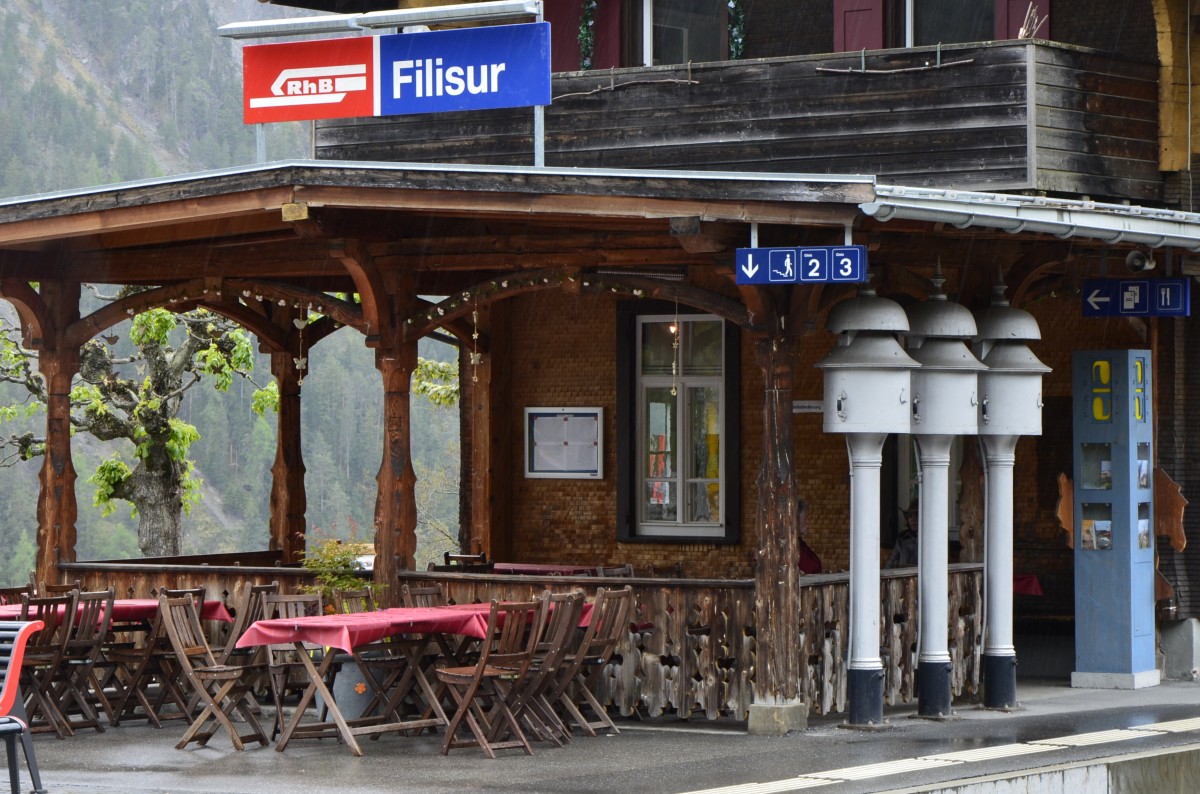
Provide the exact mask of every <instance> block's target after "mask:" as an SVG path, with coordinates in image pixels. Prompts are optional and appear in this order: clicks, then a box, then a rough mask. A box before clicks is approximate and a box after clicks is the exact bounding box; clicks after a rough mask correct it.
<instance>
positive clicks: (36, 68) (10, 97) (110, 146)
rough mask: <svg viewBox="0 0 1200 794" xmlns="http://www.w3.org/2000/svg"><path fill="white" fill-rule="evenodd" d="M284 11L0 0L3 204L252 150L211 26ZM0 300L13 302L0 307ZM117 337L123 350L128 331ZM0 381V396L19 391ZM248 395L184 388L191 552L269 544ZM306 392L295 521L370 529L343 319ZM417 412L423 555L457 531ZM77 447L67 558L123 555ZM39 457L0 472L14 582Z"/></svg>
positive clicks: (367, 440) (361, 386)
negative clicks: (190, 441)
mask: <svg viewBox="0 0 1200 794" xmlns="http://www.w3.org/2000/svg"><path fill="white" fill-rule="evenodd" d="M288 13H291V12H288V11H287V10H286V9H281V8H278V7H275V6H269V5H263V4H260V3H258V2H257V0H207V1H206V0H122V2H113V1H112V0H4V3H3V4H2V5H0V108H3V112H0V200H2V199H3V197H11V196H20V195H28V194H32V193H42V192H47V191H54V190H63V189H71V188H78V187H85V186H90V185H96V184H107V183H112V182H121V181H127V180H133V179H141V178H146V177H153V176H159V175H166V174H176V173H184V172H190V171H201V170H206V169H211V168H220V167H227V166H235V165H243V164H248V163H252V162H253V161H254V160H255V134H254V131H253V129H252V128H249V127H246V126H245V125H243V124H242V121H241V71H240V61H239V45H237V44H235V43H233V42H230V41H228V40H225V39H222V38H220V37H218V36H217V35H216V28H217V26H218V25H220V24H223V23H226V22H232V21H236V20H240V19H249V18H266V17H270V16H284V15H287V14H288ZM267 141H268V143H267V154H268V159H270V160H277V159H287V158H295V157H306V156H308V155H307V153H308V150H309V127H308V125H302V124H292V125H273V126H271V127H269V128H268V130H267ZM99 291H100V292H107V293H112V292H114V291H115V289H113V288H111V287H108V286H107V285H105V286H101V287H100V288H99ZM89 299H90V300H95V298H89ZM0 311H4V312H5V313H6V314H10V309H9V307H8V306H7V304H3V303H2V302H0ZM116 336H117V337H119V339H118V340H117V341H116V342H115V345H116V350H117V352H118V353H119V352H120V351H121V346H122V345H123V344H127V343H126V342H124V341H122V340H124V339H125V338H126V336H127V331H126V329H123V328H118V329H116ZM421 355H423V356H425V357H427V358H437V359H439V360H451V359H453V358H454V357H455V356H456V355H457V352H456V351H455V350H454V349H453V348H450V347H448V346H446V345H441V344H438V343H427V344H423V346H422V349H421ZM260 359H261V360H260V361H259V362H258V365H257V367H256V369H255V378H256V380H257V381H258V382H259V383H260V384H265V383H266V382H267V381H269V379H270V368H269V366H268V364H267V359H266V358H265V357H260ZM0 387H2V388H0V405H9V404H12V403H13V402H14V401H16V400H20V399H22V398H23V395H22V394H21V393H20V392H17V391H14V390H13V388H11V387H6V386H4V384H0ZM253 390H254V387H253V386H252V385H251V384H238V383H235V384H234V386H233V388H232V389H231V390H230V391H229V392H228V393H226V394H222V393H219V392H216V391H215V390H213V389H212V388H211V386H208V385H201V386H198V387H196V388H193V389H192V390H191V391H190V392H188V396H187V402H186V407H185V412H184V416H183V418H184V419H185V420H186V421H189V422H191V423H193V424H195V425H196V427H197V428H198V429H199V431H200V433H201V435H202V438H201V440H200V441H199V442H197V443H196V444H195V446H194V447H193V448H192V453H193V457H194V459H195V461H196V464H197V470H198V472H197V473H198V475H199V477H200V478H201V479H202V480H203V481H204V487H203V498H202V500H201V502H200V504H199V505H198V506H197V508H196V509H195V510H194V511H193V512H192V515H191V516H190V517H186V518H185V530H184V531H185V537H184V545H185V550H186V551H187V552H188V553H199V552H218V551H237V550H250V549H262V548H266V546H267V518H268V514H269V504H268V500H269V494H270V487H271V471H270V470H271V465H272V463H273V460H274V456H275V433H276V431H275V417H274V415H272V414H269V415H267V416H264V417H259V416H257V415H256V414H254V412H253V411H252V410H251V407H250V400H249V397H250V394H251V393H252V392H253ZM303 397H304V399H303V434H304V438H303V443H304V463H305V466H306V469H307V478H306V487H307V497H308V513H307V518H308V523H309V532H310V533H317V534H328V535H336V536H339V537H349V536H354V535H356V536H357V537H359V538H369V537H370V536H371V532H372V523H373V519H372V515H373V511H374V498H375V487H376V486H375V474H376V472H377V471H378V468H379V462H380V455H381V451H382V448H381V438H380V433H379V426H380V421H381V416H382V390H381V386H380V382H379V377H378V373H377V371H376V370H375V368H374V365H373V357H372V354H371V352H370V351H369V350H368V349H367V348H366V347H365V346H364V345H363V340H362V338H361V337H360V336H358V335H357V334H355V333H354V332H353V331H350V330H346V329H343V330H342V331H340V332H338V333H337V334H334V335H333V336H332V337H329V338H328V339H326V340H325V341H323V342H322V343H321V344H320V345H318V346H317V347H316V348H314V349H313V350H312V351H311V353H310V355H309V371H308V373H307V374H306V377H305V381H304V387H303ZM413 407H414V416H413V422H412V427H413V429H414V434H415V437H414V439H413V451H414V459H415V461H416V465H417V468H418V477H419V478H420V479H421V482H420V485H419V486H418V487H419V490H420V491H421V513H422V520H423V521H422V537H421V539H420V541H419V548H418V562H419V564H421V565H422V566H423V561H424V559H425V558H427V557H430V558H431V557H433V556H438V557H440V555H441V552H442V551H443V550H444V549H445V548H448V547H449V545H450V544H451V542H452V540H451V538H454V537H456V536H457V532H458V523H457V515H458V503H457V495H456V492H457V487H458V465H459V463H458V453H457V450H458V425H457V421H458V420H457V410H456V409H454V408H437V407H434V406H432V405H430V404H429V403H426V402H424V401H423V400H420V399H416V400H414V406H413ZM43 417H44V415H43V414H37V415H35V416H32V417H28V418H21V419H17V420H14V421H12V422H7V423H5V424H4V425H3V426H0V432H2V433H3V434H4V435H8V434H9V433H10V432H13V431H14V430H15V429H17V428H20V427H28V428H29V429H30V430H32V431H34V432H35V433H38V434H40V433H41V432H42V428H41V424H42V423H43V422H44V418H43ZM74 444H75V450H76V461H75V465H76V468H77V470H78V472H79V482H78V484H77V494H78V498H79V505H80V522H79V547H78V553H79V558H80V559H106V558H114V557H115V558H120V557H130V556H135V555H136V554H137V553H138V552H137V542H136V532H135V527H136V521H135V520H131V518H130V515H129V511H128V509H119V510H118V511H117V512H116V513H114V514H112V515H110V516H108V517H102V516H101V514H100V510H99V509H98V508H94V507H93V506H92V493H93V487H92V486H91V485H90V484H89V483H88V482H87V481H86V480H87V478H88V477H89V476H90V475H91V473H92V472H93V471H94V469H95V466H96V464H97V462H98V461H100V460H101V459H103V458H105V457H107V456H108V455H109V454H111V451H112V450H111V449H109V448H105V447H104V446H103V445H101V444H100V443H99V442H96V441H94V440H92V439H90V438H88V437H84V436H77V437H76V439H75V442H74ZM125 454H128V453H127V452H126V453H125ZM40 463H41V461H40V459H38V460H35V461H31V462H27V463H19V464H17V465H15V466H12V467H9V468H3V469H0V548H5V549H7V550H8V553H7V554H5V555H3V557H0V583H7V582H16V581H20V580H23V579H24V578H25V577H26V576H27V575H28V571H29V570H30V568H31V566H32V563H33V554H34V529H35V523H36V518H35V498H36V493H37V468H38V466H39V465H40ZM426 518H427V519H428V520H426ZM434 526H437V527H439V528H440V531H439V530H438V529H434V528H433V527H434Z"/></svg>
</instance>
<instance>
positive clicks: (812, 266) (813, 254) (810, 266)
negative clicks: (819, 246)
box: [800, 250, 829, 281]
mask: <svg viewBox="0 0 1200 794" xmlns="http://www.w3.org/2000/svg"><path fill="white" fill-rule="evenodd" d="M800 256H801V259H802V261H803V263H804V264H803V267H802V268H801V271H800V273H801V275H800V280H801V281H828V280H829V276H828V268H829V253H828V252H827V251H805V250H801V251H800Z"/></svg>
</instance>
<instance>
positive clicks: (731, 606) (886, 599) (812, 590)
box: [400, 564, 983, 719]
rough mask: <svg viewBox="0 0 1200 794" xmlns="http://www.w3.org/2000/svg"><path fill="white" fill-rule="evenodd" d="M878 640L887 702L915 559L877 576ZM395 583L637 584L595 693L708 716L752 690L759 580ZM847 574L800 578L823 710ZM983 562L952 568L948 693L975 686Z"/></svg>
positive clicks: (897, 694) (557, 588) (470, 586)
mask: <svg viewBox="0 0 1200 794" xmlns="http://www.w3.org/2000/svg"><path fill="white" fill-rule="evenodd" d="M882 579H883V581H882V585H883V586H882V587H881V588H880V592H881V599H880V600H881V604H880V608H881V613H880V614H881V620H880V635H881V636H880V647H881V651H882V653H881V656H882V657H883V663H884V693H885V694H884V698H885V701H886V702H887V703H888V704H889V705H896V704H901V703H907V702H910V701H912V700H913V699H914V698H915V697H916V693H915V691H914V681H915V674H916V664H917V658H916V642H917V629H918V626H917V615H918V610H917V576H916V570H915V569H911V568H910V569H900V570H894V571H884V572H883V574H882ZM400 580H401V582H402V583H403V582H409V581H411V582H426V583H427V582H429V581H430V580H433V581H436V582H438V583H440V584H441V585H442V588H443V590H444V591H445V593H446V595H447V597H448V598H449V599H450V600H452V601H453V602H455V603H470V602H474V601H487V600H489V599H492V598H499V599H525V598H529V597H531V596H533V595H535V594H537V593H539V592H541V591H542V590H551V591H554V592H561V591H565V590H573V589H583V590H585V591H594V590H595V588H596V587H599V586H605V587H613V586H620V587H623V586H624V585H626V584H629V585H631V586H632V587H633V591H634V599H635V603H636V611H635V616H634V619H633V625H632V627H631V631H630V633H629V636H628V637H627V638H626V640H625V641H624V642H622V643H621V645H620V646H619V647H618V649H617V657H616V661H615V662H614V663H613V664H612V665H610V666H609V669H608V671H607V675H606V677H605V678H604V679H603V680H602V682H601V683H600V685H599V687H598V690H599V691H597V693H596V694H597V696H598V697H599V698H600V700H601V702H603V703H605V704H607V705H611V706H613V707H615V708H617V709H619V710H620V712H621V713H622V714H624V715H629V714H632V713H634V712H635V711H637V710H641V712H642V713H645V714H648V715H650V716H658V715H660V714H662V713H664V712H665V711H668V710H673V711H674V712H675V713H676V714H678V715H679V716H680V717H688V716H691V715H693V714H703V715H704V716H706V717H708V718H709V719H715V718H716V717H718V716H721V715H729V716H733V717H735V718H738V719H746V718H747V714H748V710H749V706H750V704H751V703H752V702H753V700H754V692H753V678H752V670H753V669H754V647H755V628H754V582H753V581H752V580H749V579H650V578H640V577H639V578H634V579H620V580H612V581H602V580H597V579H595V578H592V577H586V576H545V577H540V576H501V575H495V574H455V573H446V572H429V571H403V572H401V573H400ZM849 585H850V579H849V574H846V573H842V574H817V575H814V576H806V577H804V578H803V580H802V581H801V589H800V604H801V612H802V615H801V636H800V638H799V641H800V643H801V645H802V647H803V658H806V659H807V663H806V664H805V665H804V667H803V669H802V675H803V680H802V681H801V687H800V691H801V692H802V693H803V694H804V696H805V699H806V700H807V702H808V703H809V704H810V705H811V707H812V709H813V710H814V711H815V712H816V713H819V714H830V713H837V712H842V711H844V710H845V708H846V661H845V641H846V637H847V631H846V630H847V625H848V615H849V611H848V605H849V595H850V590H849ZM982 588H983V567H982V566H981V565H974V564H956V565H951V566H950V609H949V613H948V623H947V630H948V631H949V639H950V655H951V660H952V662H953V674H952V676H953V677H952V687H953V692H954V694H955V696H962V695H973V694H975V693H977V692H978V690H979V655H980V651H981V647H982V638H983V615H982V604H983V599H982V592H983V590H982Z"/></svg>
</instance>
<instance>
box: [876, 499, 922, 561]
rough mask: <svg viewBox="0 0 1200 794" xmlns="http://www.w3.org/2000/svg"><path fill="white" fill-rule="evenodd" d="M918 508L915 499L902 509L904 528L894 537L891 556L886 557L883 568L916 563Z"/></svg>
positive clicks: (919, 513)
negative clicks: (894, 543)
mask: <svg viewBox="0 0 1200 794" xmlns="http://www.w3.org/2000/svg"><path fill="white" fill-rule="evenodd" d="M920 515H921V512H920V509H919V505H918V504H917V500H916V499H913V500H912V504H910V505H909V506H908V509H907V510H905V511H904V529H903V530H901V532H900V535H899V537H897V538H896V545H895V547H893V548H892V556H891V557H889V558H888V561H887V565H886V566H884V567H885V568H908V567H911V566H913V565H916V564H917V526H918V524H919V521H920Z"/></svg>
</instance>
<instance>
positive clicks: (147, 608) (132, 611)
mask: <svg viewBox="0 0 1200 794" xmlns="http://www.w3.org/2000/svg"><path fill="white" fill-rule="evenodd" d="M157 614H158V599H157V598H118V599H117V600H115V601H113V622H114V623H136V622H138V621H151V620H154V616H155V615H157ZM20 618H21V605H20V604H4V605H2V606H0V620H20ZM200 618H201V619H202V620H221V621H224V622H226V623H232V622H233V616H232V615H230V614H229V610H227V609H226V608H225V604H223V603H222V602H220V601H205V602H204V607H203V608H202V609H201V610H200ZM486 620H487V619H486V618H484V621H485V622H486Z"/></svg>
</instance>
